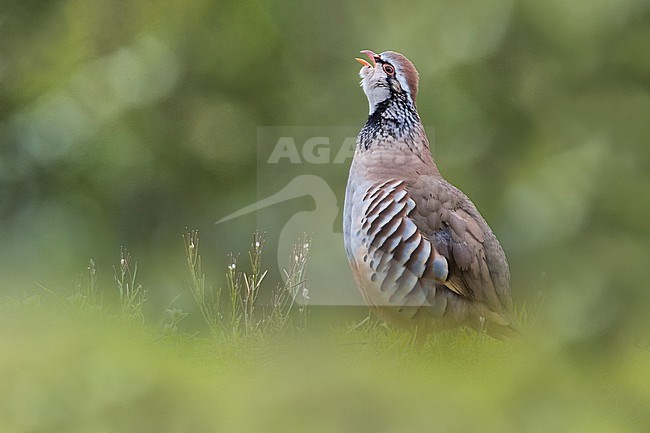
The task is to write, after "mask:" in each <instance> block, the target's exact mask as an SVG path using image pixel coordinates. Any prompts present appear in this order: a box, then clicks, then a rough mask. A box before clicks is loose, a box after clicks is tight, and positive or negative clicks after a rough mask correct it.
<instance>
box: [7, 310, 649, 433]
mask: <svg viewBox="0 0 650 433" xmlns="http://www.w3.org/2000/svg"><path fill="white" fill-rule="evenodd" d="M153 336H154V333H152V332H151V331H147V330H145V329H144V328H141V327H134V326H132V325H126V324H125V323H124V322H120V321H117V320H115V319H114V318H110V317H108V316H105V315H101V314H98V313H95V314H92V315H90V316H88V315H86V316H85V317H83V316H79V315H70V314H66V313H65V312H63V311H56V310H55V309H54V310H53V309H51V308H50V309H43V308H39V307H34V306H24V305H23V306H16V305H13V306H11V307H10V308H8V307H7V306H6V305H5V306H4V307H3V308H2V314H1V315H0V346H1V349H2V350H0V378H1V379H0V380H1V381H2V384H3V385H2V391H1V392H0V429H1V430H2V431H4V432H36V431H48V432H76V431H78V432H124V431H143V432H144V431H157V432H176V433H179V432H197V431H206V432H207V431H230V432H251V431H264V432H286V431H305V432H306V431H314V432H340V431H373V432H395V431H413V432H415V431H445V432H473V431H476V432H513V433H514V432H517V433H520V432H548V431H554V432H578V431H585V432H587V431H588V432H612V431H616V432H644V431H647V429H648V427H650V416H649V415H648V411H647V408H648V404H649V403H650V392H649V390H650V386H649V385H650V376H649V375H648V368H647V366H648V365H650V351H649V350H648V347H647V346H645V347H642V346H639V345H634V344H626V343H620V344H617V345H616V346H614V347H611V348H610V349H611V352H609V353H602V354H599V355H597V354H594V353H588V354H579V353H573V352H572V351H571V350H567V348H564V347H558V345H557V344H555V342H554V341H552V340H549V339H547V338H544V336H543V335H539V334H538V335H529V336H528V338H526V339H525V340H523V341H520V342H515V343H503V342H496V341H494V340H492V339H490V338H488V337H484V336H480V335H477V334H475V333H463V332H460V333H445V334H439V335H438V336H437V337H435V338H434V339H430V340H429V341H427V343H425V345H424V346H423V347H422V348H421V349H413V348H412V347H411V345H410V338H409V336H408V335H406V334H401V333H399V332H397V331H394V330H391V329H386V328H384V327H383V326H380V325H375V326H373V327H372V328H370V329H359V328H357V329H354V328H353V327H350V326H348V327H344V326H341V325H339V326H338V327H336V328H335V332H330V333H315V334H310V333H308V334H301V335H300V336H296V335H294V336H291V337H285V338H283V339H280V340H278V341H277V342H276V343H275V344H274V345H273V346H269V345H268V344H258V343H254V342H249V343H245V342H239V343H232V342H231V343H227V342H223V341H221V342H219V343H216V342H215V341H214V340H210V339H203V338H200V339H197V338H194V339H187V338H180V337H177V338H166V339H163V340H158V341H157V342H153V340H154V338H153ZM546 337H548V336H546Z"/></svg>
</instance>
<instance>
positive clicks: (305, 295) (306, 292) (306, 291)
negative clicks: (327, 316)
mask: <svg viewBox="0 0 650 433" xmlns="http://www.w3.org/2000/svg"><path fill="white" fill-rule="evenodd" d="M302 297H303V298H304V299H305V301H309V300H310V299H311V298H310V297H309V289H308V288H307V287H305V288H303V289H302Z"/></svg>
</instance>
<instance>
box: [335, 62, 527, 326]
mask: <svg viewBox="0 0 650 433" xmlns="http://www.w3.org/2000/svg"><path fill="white" fill-rule="evenodd" d="M362 53H364V54H366V55H368V57H369V58H370V62H368V61H366V60H363V59H357V60H358V61H359V62H360V63H361V64H362V65H363V67H362V68H361V71H360V73H359V74H360V76H361V78H362V81H361V85H362V86H363V90H364V92H365V94H366V96H367V97H368V102H369V104H370V116H369V117H368V121H367V122H366V124H365V126H364V127H363V129H362V130H361V132H360V133H359V137H358V138H357V144H356V150H355V154H354V159H353V161H352V166H351V167H350V177H349V179H348V185H347V190H346V194H345V209H344V223H343V224H344V228H343V234H344V238H345V249H346V252H347V256H348V260H349V261H350V266H351V268H352V273H353V274H354V278H355V280H356V283H357V285H358V287H359V290H360V291H361V294H362V296H363V298H364V299H365V301H366V303H367V304H368V305H369V306H371V307H372V309H373V310H375V311H376V312H377V313H378V315H379V316H380V317H381V318H382V319H384V320H386V321H389V322H394V323H395V322H396V323H401V324H407V325H417V326H419V327H420V326H424V327H426V328H441V327H450V326H458V325H466V326H470V327H472V328H474V329H477V330H482V331H485V332H487V333H488V334H490V335H492V336H495V337H504V336H511V335H514V334H516V333H517V331H516V327H515V324H514V323H513V319H512V314H511V313H512V308H513V306H512V299H511V296H510V271H509V269H508V262H507V260H506V256H505V254H504V252H503V249H502V248H501V245H500V244H499V241H498V240H497V238H496V237H495V236H494V233H492V230H491V229H490V227H489V226H488V224H487V223H486V222H485V220H484V219H483V217H482V216H481V214H480V213H479V212H478V210H476V207H475V206H474V204H473V203H472V202H471V201H470V199H469V198H467V196H466V195H465V194H463V193H462V192H461V191H460V190H459V189H458V188H456V187H454V186H453V185H451V184H450V183H448V182H447V181H446V180H445V179H443V177H442V176H441V175H440V172H439V171H438V168H437V166H436V164H435V162H434V161H433V158H432V157H431V153H430V150H429V140H428V139H427V136H426V133H425V131H424V127H423V126H422V122H421V121H420V116H419V115H418V112H417V109H416V105H415V98H416V95H417V91H418V80H419V76H418V72H417V71H416V69H415V67H414V66H413V64H412V63H411V62H410V61H409V60H408V59H407V58H406V57H404V56H403V55H401V54H399V53H396V52H393V51H386V52H384V53H381V54H375V53H373V52H372V51H362Z"/></svg>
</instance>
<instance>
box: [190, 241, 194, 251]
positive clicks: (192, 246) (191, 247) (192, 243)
mask: <svg viewBox="0 0 650 433" xmlns="http://www.w3.org/2000/svg"><path fill="white" fill-rule="evenodd" d="M190 249H191V250H193V249H194V242H190Z"/></svg>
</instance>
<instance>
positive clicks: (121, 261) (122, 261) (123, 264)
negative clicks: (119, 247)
mask: <svg viewBox="0 0 650 433" xmlns="http://www.w3.org/2000/svg"><path fill="white" fill-rule="evenodd" d="M120 266H126V259H125V258H122V259H121V260H120Z"/></svg>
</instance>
